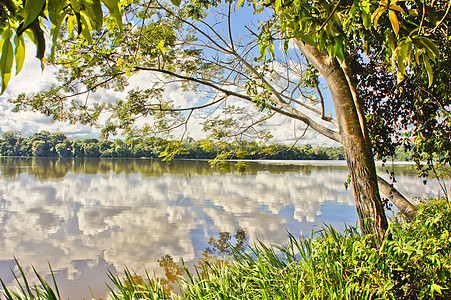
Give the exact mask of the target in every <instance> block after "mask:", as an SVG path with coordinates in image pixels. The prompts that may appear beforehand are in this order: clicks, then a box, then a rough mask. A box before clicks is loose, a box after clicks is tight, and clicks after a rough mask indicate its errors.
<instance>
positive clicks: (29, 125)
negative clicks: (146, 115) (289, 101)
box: [0, 42, 339, 146]
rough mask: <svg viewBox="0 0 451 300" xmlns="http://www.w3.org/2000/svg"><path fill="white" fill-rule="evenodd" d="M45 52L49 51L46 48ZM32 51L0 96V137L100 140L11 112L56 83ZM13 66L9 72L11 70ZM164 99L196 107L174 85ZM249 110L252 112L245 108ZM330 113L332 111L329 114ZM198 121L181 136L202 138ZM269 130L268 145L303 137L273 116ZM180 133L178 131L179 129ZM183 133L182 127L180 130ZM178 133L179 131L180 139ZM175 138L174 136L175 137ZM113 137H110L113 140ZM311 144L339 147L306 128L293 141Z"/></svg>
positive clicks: (84, 130)
mask: <svg viewBox="0 0 451 300" xmlns="http://www.w3.org/2000/svg"><path fill="white" fill-rule="evenodd" d="M49 45H50V43H49V42H48V43H47V48H50V46H49ZM47 50H49V49H47ZM34 55H35V48H34V45H32V44H31V43H30V42H27V43H26V59H25V64H24V67H23V69H22V71H21V72H20V73H19V74H18V75H17V76H13V77H12V78H11V80H10V82H9V84H8V87H7V89H6V91H5V92H4V93H3V95H1V96H0V134H1V133H4V132H6V131H10V130H17V131H19V132H20V133H21V134H22V135H23V136H30V135H32V134H34V133H36V132H39V131H41V130H47V131H50V132H63V133H64V134H66V136H67V137H68V138H69V139H75V138H80V139H84V138H92V137H94V138H98V137H100V130H99V129H98V128H93V127H90V126H86V125H81V124H76V125H71V124H69V123H64V122H53V121H52V120H51V118H49V117H46V116H45V115H42V114H41V113H35V112H30V111H25V112H19V113H13V112H12V109H13V105H12V104H11V103H9V101H8V99H14V98H16V97H17V96H18V95H19V94H20V93H24V92H25V93H30V92H37V91H40V90H44V89H47V88H49V87H50V86H51V85H52V84H55V83H57V81H56V78H55V74H54V72H55V70H56V69H55V67H53V66H51V65H46V66H45V69H44V71H42V70H41V66H40V62H39V60H38V59H36V58H35V57H34ZM14 70H15V69H14V67H13V71H14ZM148 84H149V78H148V75H146V74H142V75H138V76H135V77H134V78H132V79H131V80H130V86H129V88H137V87H139V88H145V87H146V85H148ZM125 95H126V93H124V92H122V93H119V92H117V93H116V92H114V91H112V90H105V89H103V90H102V89H99V90H98V91H97V92H96V94H95V95H93V96H92V99H94V100H96V101H111V100H112V99H115V100H117V99H121V98H124V97H125ZM166 96H167V97H169V98H171V99H173V100H174V101H175V103H178V104H181V105H183V104H190V105H193V104H196V98H195V97H196V96H195V95H194V94H190V93H186V92H183V91H182V90H181V88H180V87H179V86H178V85H175V84H172V85H171V86H170V88H169V89H168V90H167V91H166ZM326 98H327V99H326V102H328V103H329V104H328V105H327V106H326V107H328V109H329V111H327V112H331V111H330V110H331V109H332V108H333V105H332V104H331V100H330V96H328V95H326ZM199 101H200V100H199ZM249 108H250V109H252V108H251V107H250V106H249ZM332 113H333V112H332ZM201 121H202V119H201V118H199V117H196V116H195V115H194V116H193V117H192V118H191V119H190V123H189V125H188V127H187V133H186V135H185V136H190V137H193V138H194V139H196V140H197V139H201V138H205V137H206V136H205V133H204V132H203V131H202V126H201V124H200V122H201ZM265 126H267V128H269V129H270V131H271V134H272V136H273V137H274V138H273V139H271V140H270V141H269V142H277V143H285V144H293V143H294V142H295V141H296V140H297V139H298V137H299V136H300V135H302V134H303V132H304V129H305V126H304V125H303V124H302V123H301V122H300V121H294V120H292V119H289V118H286V117H283V116H277V115H276V116H275V117H273V118H271V119H270V120H269V121H268V122H267V124H266V125H265ZM180 130H182V128H181V129H180ZM183 130H184V128H183ZM181 134H182V133H181V132H179V133H178V135H179V136H180V135H181ZM176 135H177V134H176ZM113 138H114V137H113ZM304 144H311V145H313V146H339V145H338V143H336V142H333V141H331V140H330V139H328V138H326V137H324V136H321V135H319V134H317V133H316V132H314V131H313V130H311V129H308V130H307V131H306V133H305V134H304V136H303V138H302V139H301V140H299V141H298V142H297V145H304Z"/></svg>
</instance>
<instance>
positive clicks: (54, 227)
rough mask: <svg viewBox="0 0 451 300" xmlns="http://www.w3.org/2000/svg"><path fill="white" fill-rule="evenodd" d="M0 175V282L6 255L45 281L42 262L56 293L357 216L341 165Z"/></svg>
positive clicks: (79, 295)
mask: <svg viewBox="0 0 451 300" xmlns="http://www.w3.org/2000/svg"><path fill="white" fill-rule="evenodd" d="M0 172H1V175H0V220H1V222H0V278H1V279H2V280H3V281H4V282H5V283H6V284H7V285H14V277H13V276H12V273H11V270H10V269H11V268H12V269H13V270H14V269H15V270H16V271H17V268H16V267H15V263H14V257H16V258H17V259H18V260H19V262H20V264H21V265H22V267H23V268H24V270H25V271H26V272H27V274H32V269H31V266H32V265H33V266H34V267H35V268H36V269H37V270H38V271H39V272H40V273H42V275H45V278H46V279H47V280H50V281H51V277H49V274H48V270H49V267H48V264H50V265H51V266H52V268H53V271H54V273H55V276H56V279H57V282H58V286H59V289H60V292H61V294H62V298H63V299H67V298H68V297H69V298H70V299H72V300H76V299H90V298H92V297H93V296H94V297H96V298H105V296H106V293H107V287H106V285H105V282H107V281H108V278H107V272H108V270H110V271H111V272H112V273H117V272H121V271H122V270H123V269H124V267H125V266H127V267H128V268H130V269H133V270H135V271H136V272H137V273H138V274H142V273H143V272H144V269H147V270H150V271H152V270H154V269H155V270H156V272H157V274H158V272H160V271H161V270H160V271H159V267H158V262H157V260H158V259H159V258H161V257H162V256H163V255H165V254H170V255H171V256H172V257H173V258H174V261H180V259H181V258H183V259H184V260H185V261H186V262H188V263H191V264H192V263H193V262H194V261H195V260H196V258H199V257H200V256H201V254H202V252H203V251H204V250H205V248H206V247H208V240H209V237H211V236H213V237H216V236H218V234H219V232H224V231H227V232H231V233H233V232H235V231H236V230H237V229H239V228H241V229H244V230H245V232H246V233H247V236H248V237H249V241H250V242H251V243H252V242H253V241H256V240H257V239H259V240H260V241H262V242H265V243H283V242H284V241H285V240H286V239H287V232H291V233H292V234H294V235H295V236H299V235H309V234H310V233H311V232H312V230H314V229H315V228H318V226H320V225H322V224H324V223H325V224H330V225H332V226H335V227H337V228H343V227H344V225H345V224H348V225H356V223H357V216H356V212H355V203H354V199H353V195H352V191H350V190H346V188H345V186H344V183H345V182H346V180H347V177H348V171H347V168H346V164H345V162H342V161H339V162H336V161H272V162H268V161H266V162H249V163H248V168H247V170H246V171H245V172H241V173H240V172H238V171H236V170H234V169H233V168H232V169H231V170H229V171H224V170H219V169H212V168H210V166H209V164H208V162H207V161H194V160H179V161H174V162H173V163H172V164H170V165H168V164H167V163H165V162H160V161H157V160H149V159H133V160H127V159H50V158H47V159H46V158H41V159H39V158H6V157H2V158H0ZM378 172H379V173H380V174H382V175H384V176H385V177H386V178H388V175H387V174H388V173H390V172H394V174H395V175H396V180H397V183H396V187H397V188H399V189H400V190H401V192H403V193H404V194H405V195H406V196H407V197H408V198H410V199H412V198H414V197H424V196H428V195H437V194H438V193H439V192H440V189H439V186H438V184H437V182H436V181H435V180H429V182H428V183H427V184H426V185H424V184H423V180H421V179H418V178H417V177H416V176H415V171H414V169H413V166H412V165H408V164H399V165H398V164H397V165H388V166H385V167H382V166H379V167H378ZM448 184H450V182H448ZM30 276H31V275H30ZM32 277H33V276H31V277H30V278H32Z"/></svg>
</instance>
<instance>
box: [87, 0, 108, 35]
mask: <svg viewBox="0 0 451 300" xmlns="http://www.w3.org/2000/svg"><path fill="white" fill-rule="evenodd" d="M83 4H84V7H85V12H86V15H87V16H88V18H89V21H90V22H91V26H92V28H93V29H94V30H100V29H101V28H102V23H103V14H102V4H101V3H100V0H83Z"/></svg>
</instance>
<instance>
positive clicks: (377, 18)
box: [371, 7, 385, 27]
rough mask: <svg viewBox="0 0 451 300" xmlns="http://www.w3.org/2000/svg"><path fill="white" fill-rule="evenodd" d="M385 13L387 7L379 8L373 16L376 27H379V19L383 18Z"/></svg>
mask: <svg viewBox="0 0 451 300" xmlns="http://www.w3.org/2000/svg"><path fill="white" fill-rule="evenodd" d="M384 11H385V7H378V8H377V9H376V10H375V11H374V13H373V15H372V16H371V20H372V21H373V24H374V27H377V23H378V22H379V18H380V17H381V16H382V14H383V13H384Z"/></svg>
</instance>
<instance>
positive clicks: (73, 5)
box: [70, 0, 81, 13]
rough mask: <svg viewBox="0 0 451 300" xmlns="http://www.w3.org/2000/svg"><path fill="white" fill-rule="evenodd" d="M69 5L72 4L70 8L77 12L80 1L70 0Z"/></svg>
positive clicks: (79, 8) (79, 7)
mask: <svg viewBox="0 0 451 300" xmlns="http://www.w3.org/2000/svg"><path fill="white" fill-rule="evenodd" d="M70 5H71V6H72V9H73V10H74V12H76V13H79V12H80V10H81V3H80V0H70Z"/></svg>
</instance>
